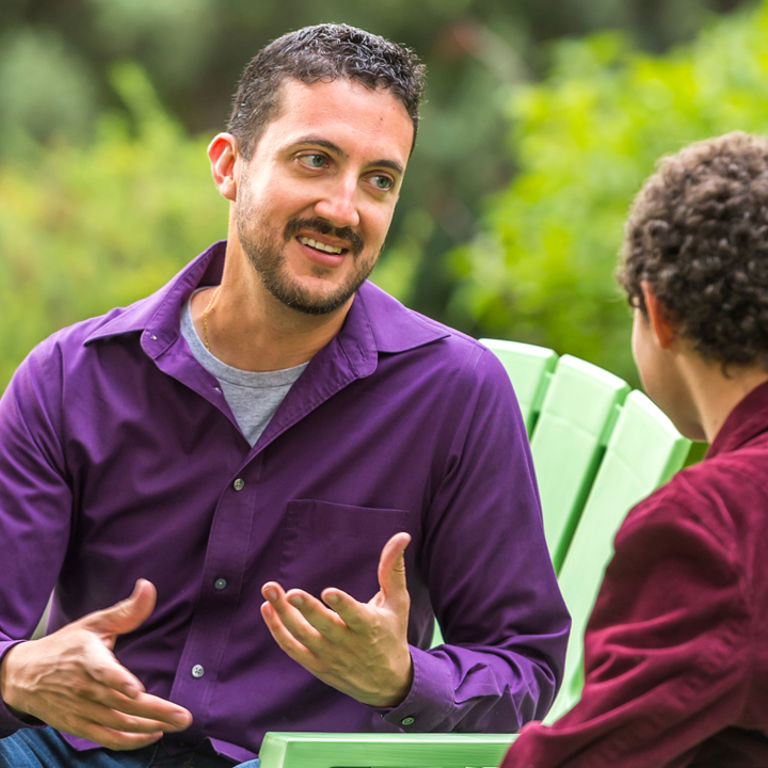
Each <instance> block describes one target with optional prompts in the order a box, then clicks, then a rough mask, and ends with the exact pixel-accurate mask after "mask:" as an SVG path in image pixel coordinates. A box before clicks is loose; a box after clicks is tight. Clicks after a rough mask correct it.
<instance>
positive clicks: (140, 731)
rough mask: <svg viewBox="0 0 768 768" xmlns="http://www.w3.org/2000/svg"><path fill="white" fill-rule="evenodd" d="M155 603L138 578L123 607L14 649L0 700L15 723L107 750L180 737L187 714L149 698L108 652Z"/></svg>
mask: <svg viewBox="0 0 768 768" xmlns="http://www.w3.org/2000/svg"><path fill="white" fill-rule="evenodd" d="M156 597H157V593H156V591H155V587H154V585H153V584H152V583H151V582H149V581H147V580H146V579H139V580H138V581H137V582H136V586H135V587H134V590H133V593H132V594H131V596H130V597H129V598H127V599H126V600H122V601H121V602H119V603H116V604H115V605H113V606H111V607H110V608H105V609H104V610H101V611H94V612H93V613H89V614H88V615H87V616H84V617H83V618H82V619H78V621H74V622H72V623H71V624H67V625H66V626H64V627H62V628H61V629H59V630H58V631H56V632H54V633H53V634H51V635H48V636H46V637H42V638H40V639H39V640H30V641H28V642H24V643H19V644H18V645H15V646H13V647H12V648H11V649H10V650H9V651H8V652H7V653H6V654H5V657H4V658H3V661H2V664H0V697H2V699H3V701H4V702H5V703H6V704H7V705H8V706H9V707H10V708H11V709H13V710H15V711H16V712H17V713H19V714H20V715H21V716H24V715H32V716H33V717H36V718H37V719H38V720H42V721H43V722H45V723H47V724H48V725H52V726H53V727H54V728H57V729H59V730H61V731H65V732H66V733H70V734H72V735H74V736H82V737H84V738H86V739H90V740H91V741H94V742H96V743H97V744H101V745H102V746H105V747H108V748H109V749H139V748H140V747H145V746H147V745H148V744H151V743H152V742H154V741H157V740H158V739H159V738H161V736H162V735H163V733H164V732H166V731H181V730H184V729H185V728H187V727H188V726H189V725H190V724H191V723H192V715H191V714H190V712H189V711H188V710H186V709H184V707H180V706H178V705H177V704H173V703H172V702H170V701H166V700H165V699H161V698H159V697H157V696H153V695H151V694H149V693H147V692H146V691H145V690H144V686H143V685H142V684H141V682H140V681H139V679H138V678H137V677H136V676H135V675H133V674H132V673H131V672H129V671H128V670H127V669H126V668H125V667H123V666H122V665H121V664H120V663H119V662H118V660H117V659H116V658H115V656H114V654H113V653H112V649H113V648H114V646H115V641H116V639H117V636H118V635H121V634H124V633H126V632H131V631H133V630H134V629H136V628H137V627H138V626H140V625H141V624H142V623H143V622H144V621H145V620H146V619H147V618H148V617H149V615H150V614H151V613H152V611H153V610H154V607H155V600H156Z"/></svg>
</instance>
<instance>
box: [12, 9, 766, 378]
mask: <svg viewBox="0 0 768 768" xmlns="http://www.w3.org/2000/svg"><path fill="white" fill-rule="evenodd" d="M747 2H749V0H747ZM742 4H743V2H742V0H621V2H619V0H557V2H555V0H519V2H517V3H514V4H511V3H509V2H506V0H425V2H423V3H421V4H419V6H418V12H416V11H415V10H414V6H413V3H412V2H410V0H387V1H386V2H380V3H371V4H365V3H359V4H350V3H349V2H348V0H324V2H323V3H322V4H317V3H310V2H309V0H260V1H259V2H258V3H255V2H253V1H252V0H227V2H222V0H183V1H182V0H66V1H65V2H62V1H61V0H7V3H6V5H5V6H4V19H3V27H2V30H0V100H1V101H2V103H3V109H2V110H0V302H2V304H1V306H2V307H3V313H2V315H1V317H2V319H3V322H2V324H0V331H1V335H0V388H2V386H4V384H5V382H6V381H7V379H8V377H9V376H10V374H11V372H12V370H13V368H14V367H15V366H16V365H17V364H18V362H19V360H20V359H21V358H22V357H23V355H24V354H25V353H26V352H27V350H28V349H29V348H30V347H31V346H32V345H33V344H34V343H35V342H36V341H38V340H39V339H41V338H42V337H44V336H45V335H47V334H48V333H50V332H51V331H53V330H54V329H56V328H57V327H60V326H61V325H64V324H67V323H71V322H74V321H75V320H77V319H79V318H82V317H85V316H87V315H92V314H95V313H100V312H103V311H105V310H106V309H108V308H109V307H111V306H115V305H120V304H126V303H128V302H130V301H133V300H134V299H136V298H138V297H140V296H142V295H146V294H147V293H149V292H151V291H152V290H154V289H155V288H157V287H158V286H160V285H161V284H163V283H164V282H165V281H166V280H167V279H168V277H169V276H170V275H171V274H172V273H173V272H174V271H175V270H177V269H178V268H179V267H180V266H181V265H182V264H183V263H184V262H186V261H187V260H188V259H189V258H191V257H192V256H193V255H194V254H196V253H198V252H199V251H200V250H202V249H203V248H205V247H206V246H207V245H208V244H209V243H210V242H211V241H213V240H215V239H217V238H219V237H222V236H223V235H224V233H225V228H226V216H227V206H226V203H225V201H223V200H221V199H220V198H219V197H218V195H217V193H216V191H215V188H214V187H213V184H212V182H211V181H210V178H209V172H208V164H207V160H206V158H205V145H206V143H207V141H208V139H209V138H210V137H211V136H212V135H213V134H214V133H215V132H216V131H218V130H220V129H221V128H222V127H223V125H224V123H225V120H226V116H227V113H228V104H229V99H230V94H231V91H232V89H233V87H234V83H235V81H236V79H237V77H238V75H239V73H240V70H241V69H242V67H243V66H244V64H245V62H246V61H247V60H248V58H250V56H251V55H252V54H253V53H254V52H255V50H256V49H258V48H259V47H261V45H263V44H264V43H265V42H266V41H267V40H268V39H270V38H272V37H274V36H277V35H279V34H281V33H282V32H284V31H285V30H287V29H291V28H296V27H298V26H301V25H304V24H310V23H316V22H318V21H327V20H337V21H339V20H343V21H346V22H348V23H351V24H357V25H360V26H363V27H365V28H368V29H371V30H372V31H374V32H377V33H380V34H383V35H385V36H387V37H389V38H391V39H394V40H398V41H401V42H404V43H406V44H407V45H409V46H411V47H413V48H414V49H415V50H417V51H418V52H419V53H420V55H421V56H422V57H423V58H424V59H425V60H426V62H427V64H428V67H429V82H428V91H427V102H426V104H425V105H424V108H423V111H422V116H423V120H422V126H421V128H420V132H419V140H418V143H417V148H416V152H415V153H414V156H413V158H412V161H411V164H410V167H409V171H408V174H407V178H406V181H405V186H404V189H403V192H402V195H401V201H400V204H399V206H398V211H397V213H396V218H395V221H394V223H393V227H392V230H391V233H390V237H389V239H388V243H387V247H386V249H385V252H384V255H383V257H382V260H381V263H380V264H379V266H378V267H377V270H376V272H375V273H374V274H375V279H376V280H377V282H379V284H381V285H382V286H383V287H385V288H387V289H388V290H390V291H392V292H393V293H395V294H396V295H397V296H399V297H401V298H402V299H403V300H404V301H406V303H408V304H410V305H411V306H414V307H415V308H417V309H420V310H421V311H424V312H426V313H428V314H431V315H433V316H435V317H438V318H439V319H442V320H445V321H446V322H450V323H452V324H454V325H456V326H458V327H460V328H462V329H463V330H466V331H468V332H470V333H475V334H477V335H499V336H509V337H513V338H520V339H528V340H532V341H535V342H538V343H544V344H548V345H550V346H554V347H556V348H557V349H558V350H559V351H565V350H567V351H570V352H573V353H575V354H580V355H582V356H583V357H586V358H588V359H591V360H595V361H596V362H599V363H601V364H603V365H606V366H607V367H609V368H611V369H613V370H617V371H618V372H620V373H623V374H624V375H629V376H631V375H632V368H631V364H630V363H629V359H628V350H627V328H628V322H627V313H626V310H624V309H623V306H622V302H621V300H620V299H617V298H616V292H615V290H614V288H613V284H612V281H611V272H612V269H613V261H614V254H615V252H616V249H617V246H618V242H619V239H620V226H621V219H622V218H623V213H624V211H625V209H626V205H627V203H628V201H629V198H630V197H631V194H632V192H633V191H634V189H635V188H636V187H637V185H638V184H639V181H640V180H641V179H642V177H643V176H645V175H647V173H648V172H649V171H650V170H651V168H652V163H653V159H654V158H655V156H656V155H657V154H660V153H661V152H666V151H671V150H673V149H676V148H677V147H678V146H679V145H680V144H682V143H685V142H687V141H688V140H690V139H692V138H697V137H699V136H702V135H706V134H708V133H713V132H717V131H720V130H726V129H729V128H735V127H741V128H747V129H748V128H750V127H755V128H756V129H759V126H760V115H761V110H760V109H759V108H757V105H758V100H759V97H760V94H759V92H758V86H757V81H758V79H759V77H760V76H764V74H765V72H764V69H765V67H764V60H763V58H761V56H763V54H761V53H760V52H759V46H758V44H757V42H756V41H757V40H758V39H759V36H760V34H762V35H763V37H764V36H765V29H764V27H763V28H762V29H761V30H759V31H758V30H757V29H753V28H751V26H750V25H755V26H756V27H757V26H758V25H759V24H764V15H765V13H764V11H761V10H756V11H755V10H753V11H752V12H750V13H749V14H747V15H746V16H744V15H737V16H734V17H732V18H731V17H729V16H722V17H717V16H714V15H713V12H715V11H716V12H725V11H728V10H731V9H732V8H734V7H736V6H740V5H742ZM705 22H706V23H707V24H709V26H707V27H706V29H707V31H705V32H704V33H703V34H702V36H701V37H699V38H698V39H696V40H695V42H692V43H689V44H687V45H683V46H682V47H678V48H673V49H672V51H671V52H669V53H664V51H667V49H668V47H669V45H670V44H673V43H675V42H679V41H681V40H688V39H690V38H692V37H694V35H696V34H697V30H699V29H700V27H701V26H702V24H705ZM606 27H612V28H616V29H620V30H623V32H618V33H605V32H602V33H598V34H597V35H596V36H595V35H588V36H587V37H584V38H581V37H576V36H582V35H586V34H587V33H591V32H594V30H601V29H605V28H606ZM563 35H572V36H574V37H571V38H570V39H568V40H566V41H565V42H563V41H562V40H561V41H560V42H558V40H559V39H561V38H562V37H563ZM742 37H743V38H744V41H743V42H742ZM709 49H711V50H709ZM641 51H646V53H643V52H641ZM647 51H656V52H657V54H654V55H651V54H649V53H647ZM710 54H711V56H710ZM761 73H762V75H761ZM747 114H751V115H752V120H751V122H749V121H747V120H746V117H744V116H745V115H747ZM510 126H512V127H511V129H510ZM491 193H495V194H491ZM489 194H490V195H491V196H490V197H489ZM478 222H479V223H478ZM457 246H459V247H457Z"/></svg>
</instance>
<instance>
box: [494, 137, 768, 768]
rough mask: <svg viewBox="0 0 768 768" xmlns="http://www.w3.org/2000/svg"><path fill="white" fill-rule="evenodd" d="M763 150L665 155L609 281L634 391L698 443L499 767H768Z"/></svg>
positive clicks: (621, 551) (767, 278)
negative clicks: (581, 669) (557, 700)
mask: <svg viewBox="0 0 768 768" xmlns="http://www.w3.org/2000/svg"><path fill="white" fill-rule="evenodd" d="M766 233H768V139H766V138H762V137H757V136H750V135H747V134H744V133H738V132H737V133H731V134H728V135H725V136H722V137H720V138H715V139H711V140H708V141H704V142H701V143H698V144H694V145H692V146H690V147H688V148H686V149H683V150H682V151H681V152H679V153H678V154H677V155H675V156H672V157H669V158H666V159H665V160H663V162H662V163H661V164H660V167H659V169H658V170H657V172H656V173H655V174H654V175H653V176H651V177H650V179H649V180H648V181H647V182H646V183H645V185H644V186H643V188H642V189H641V191H640V192H639V194H638V196H637V198H636V200H635V202H634V205H633V208H632V211H631V213H630V215H629V218H628V221H627V226H626V234H625V240H624V248H623V264H622V267H621V270H620V275H619V277H620V281H621V283H622V285H623V287H624V289H625V290H626V292H627V295H628V297H629V302H630V304H631V305H632V306H633V307H634V328H633V336H632V346H633V353H634V356H635V361H636V362H637V366H638V370H639V372H640V376H641V378H642V381H643V384H644V386H645V388H646V390H647V391H648V393H649V395H650V396H651V397H652V398H653V399H654V400H656V402H657V403H658V404H659V405H660V406H661V407H662V408H663V409H664V410H665V411H666V412H667V413H668V414H669V416H670V418H671V419H672V420H673V421H674V423H675V424H676V426H677V427H678V428H679V429H680V431H681V432H683V433H684V434H685V435H687V436H688V437H690V438H692V439H694V440H706V441H708V442H709V443H710V446H709V449H708V452H707V455H706V457H705V459H704V461H702V462H701V463H699V464H698V465H694V466H691V467H688V468H687V469H684V470H683V471H681V472H679V473H678V474H677V475H676V476H675V477H674V478H673V479H672V480H671V481H670V482H669V483H668V484H667V485H666V486H665V487H662V488H660V489H659V490H658V491H656V492H655V493H654V494H652V495H651V496H650V497H649V498H648V499H646V500H645V501H643V502H641V503H640V504H638V505H637V506H636V507H635V508H634V509H633V510H632V511H631V512H630V513H629V515H628V517H627V518H626V520H625V522H624V524H623V526H622V528H621V529H620V531H619V533H618V535H617V537H616V541H615V545H616V550H615V555H614V558H613V560H612V562H611V563H610V565H609V567H608V568H607V570H606V574H605V579H604V582H603V585H602V587H601V591H600V593H599V596H598V599H597V602H596V605H595V608H594V612H593V614H592V616H591V619H590V623H589V625H588V628H587V632H586V637H585V679H586V682H585V685H584V689H583V692H582V696H581V700H580V701H579V702H578V703H577V704H576V705H575V706H574V708H573V709H572V710H571V711H570V712H568V713H567V714H566V715H564V716H563V717H562V718H560V719H559V720H558V721H557V722H556V723H554V724H553V725H552V727H550V728H545V727H542V726H541V725H539V724H537V725H531V726H528V727H526V728H524V729H523V731H522V734H521V735H520V736H519V737H518V739H517V741H516V742H515V744H514V745H513V746H512V748H511V749H510V750H509V752H508V754H507V756H506V758H505V760H504V762H503V768H513V766H514V768H523V767H525V768H528V767H529V766H536V768H554V767H555V766H558V768H560V767H561V766H562V768H566V766H567V768H581V767H582V766H584V768H586V767H587V766H589V768H602V766H622V768H646V767H647V768H664V767H665V766H669V767H672V766H674V767H675V768H678V766H699V767H700V768H701V767H703V766H718V768H720V767H723V768H725V767H726V766H727V768H744V767H745V766H754V767H755V768H757V767H758V766H760V767H761V768H762V767H764V766H766V765H768V699H766V696H765V691H766V688H767V687H768V656H767V655H766V653H765V647H766V642H765V638H766V631H767V630H768V618H766V617H767V616H768V612H767V611H766V606H768V567H767V566H766V558H765V552H764V550H763V545H764V543H765V542H766V541H768V237H766Z"/></svg>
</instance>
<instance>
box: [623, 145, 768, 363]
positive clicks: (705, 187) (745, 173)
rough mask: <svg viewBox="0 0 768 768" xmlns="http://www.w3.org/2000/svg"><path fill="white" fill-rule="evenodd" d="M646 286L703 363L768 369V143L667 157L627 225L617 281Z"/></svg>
mask: <svg viewBox="0 0 768 768" xmlns="http://www.w3.org/2000/svg"><path fill="white" fill-rule="evenodd" d="M617 277H618V280H619V283H620V284H621V285H622V287H623V288H624V290H625V291H626V293H627V298H628V300H629V303H630V305H632V306H634V307H639V308H640V309H641V310H643V311H645V305H644V302H643V295H642V290H641V281H647V282H648V283H649V284H650V286H651V289H652V291H653V293H654V294H655V296H656V297H657V298H658V299H659V301H660V302H661V304H662V306H663V308H664V309H665V311H666V312H667V313H668V317H669V319H670V321H672V322H674V323H675V324H676V325H677V326H678V330H679V332H680V334H681V335H682V336H684V337H685V338H687V339H689V340H690V341H692V342H693V345H694V348H695V349H696V350H697V352H699V354H701V355H702V356H703V357H705V358H708V359H711V360H716V361H719V362H721V363H722V364H723V365H724V366H727V365H728V364H729V363H735V364H751V363H754V362H760V363H761V364H763V365H765V364H766V362H768V139H766V138H764V137H760V136H753V135H749V134H746V133H742V132H740V131H737V132H733V133H728V134H726V135H724V136H720V137H717V138H713V139H708V140H706V141H701V142H698V143H695V144H692V145H690V146H688V147H686V148H685V149H683V150H681V151H680V152H678V153H677V154H675V155H672V156H669V157H665V158H662V159H661V160H660V161H659V164H658V167H657V170H656V172H655V173H654V174H653V175H652V176H651V177H650V178H649V179H648V180H647V181H646V182H645V183H644V185H643V186H642V188H641V189H640V192H639V193H638V194H637V196H636V198H635V200H634V202H633V204H632V206H631V209H630V213H629V216H628V218H627V221H626V224H625V232H624V243H623V247H622V252H621V260H620V266H619V270H618V273H617Z"/></svg>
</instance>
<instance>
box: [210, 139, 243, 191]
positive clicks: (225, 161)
mask: <svg viewBox="0 0 768 768" xmlns="http://www.w3.org/2000/svg"><path fill="white" fill-rule="evenodd" d="M238 157H239V155H238V152H237V140H236V139H235V137H234V136H233V135H232V134H231V133H219V134H217V135H216V136H214V137H213V140H212V141H211V143H210V144H209V145H208V159H209V160H210V161H211V175H212V176H213V182H214V184H216V188H217V189H218V190H219V192H220V193H221V195H222V196H223V197H226V198H227V200H231V201H233V202H234V200H235V198H236V196H237V179H236V178H235V164H236V161H237V159H238Z"/></svg>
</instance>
